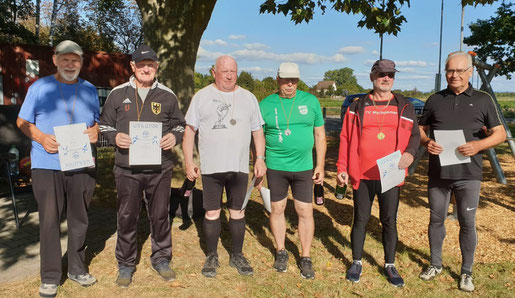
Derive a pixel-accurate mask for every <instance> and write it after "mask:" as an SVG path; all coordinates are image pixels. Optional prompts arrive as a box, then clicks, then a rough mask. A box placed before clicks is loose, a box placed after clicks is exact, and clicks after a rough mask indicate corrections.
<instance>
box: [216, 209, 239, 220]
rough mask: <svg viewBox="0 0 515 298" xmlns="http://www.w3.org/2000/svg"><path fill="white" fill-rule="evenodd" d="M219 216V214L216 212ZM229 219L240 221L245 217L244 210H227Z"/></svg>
mask: <svg viewBox="0 0 515 298" xmlns="http://www.w3.org/2000/svg"><path fill="white" fill-rule="evenodd" d="M218 214H220V212H218ZM229 214H230V216H231V219H242V218H244V217H245V210H233V209H229Z"/></svg>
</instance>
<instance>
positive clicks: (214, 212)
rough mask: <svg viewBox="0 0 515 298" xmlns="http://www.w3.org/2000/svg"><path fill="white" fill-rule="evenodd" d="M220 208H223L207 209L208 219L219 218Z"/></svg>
mask: <svg viewBox="0 0 515 298" xmlns="http://www.w3.org/2000/svg"><path fill="white" fill-rule="evenodd" d="M220 210H221V209H217V210H207V211H206V215H205V217H206V219H209V220H215V219H218V218H219V217H220Z"/></svg>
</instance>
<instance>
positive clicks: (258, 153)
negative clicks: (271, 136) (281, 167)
mask: <svg viewBox="0 0 515 298" xmlns="http://www.w3.org/2000/svg"><path fill="white" fill-rule="evenodd" d="M252 142H253V144H254V146H253V147H252V153H253V159H254V176H256V183H255V186H256V188H257V189H260V188H261V185H263V176H265V173H266V164H265V142H266V141H265V134H264V133H263V129H262V128H261V129H258V130H255V131H253V132H252Z"/></svg>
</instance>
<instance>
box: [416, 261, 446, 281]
mask: <svg viewBox="0 0 515 298" xmlns="http://www.w3.org/2000/svg"><path fill="white" fill-rule="evenodd" d="M440 273H442V267H440V268H438V267H436V266H432V265H431V266H429V267H427V269H426V270H424V272H422V273H421V274H420V278H421V279H422V280H426V281H427V280H431V279H433V278H435V276H437V275H438V274H440Z"/></svg>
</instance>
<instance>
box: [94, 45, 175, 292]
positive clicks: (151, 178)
mask: <svg viewBox="0 0 515 298" xmlns="http://www.w3.org/2000/svg"><path fill="white" fill-rule="evenodd" d="M158 67H159V63H158V58H157V54H156V53H155V52H154V50H152V49H151V48H150V47H149V46H146V45H141V46H140V47H138V49H137V50H136V51H135V52H134V53H133V54H132V61H131V68H132V71H133V72H134V75H133V76H131V78H130V80H129V82H127V83H124V84H122V85H120V86H117V87H115V88H114V89H113V90H112V91H111V93H110V94H109V97H108V98H107V100H106V103H105V105H104V107H103V110H102V115H101V117H100V131H101V132H102V134H103V135H104V136H105V137H106V138H107V139H108V141H109V142H110V143H111V144H113V145H116V152H115V166H114V170H113V171H114V176H115V180H116V188H117V191H118V225H117V227H118V228H117V232H118V237H117V241H116V253H115V254H116V259H117V261H118V277H117V279H116V283H117V284H118V286H120V287H128V286H129V284H130V283H131V281H132V274H133V273H134V270H135V262H136V255H137V241H136V227H137V224H138V217H139V213H140V210H141V202H142V199H143V201H144V202H145V205H146V209H147V212H148V217H149V221H150V225H151V228H150V231H151V237H152V255H151V256H150V261H151V263H152V269H153V270H154V271H156V272H157V273H158V274H159V275H160V276H161V277H162V278H163V279H164V280H167V281H171V280H174V279H175V273H174V272H173V270H172V269H171V268H170V265H169V264H170V261H171V256H172V239H171V234H170V220H169V217H168V210H169V209H170V183H171V179H172V168H173V162H172V152H171V149H172V147H173V146H175V145H176V144H178V143H180V142H181V140H182V135H183V133H184V125H185V122H184V117H183V115H182V113H181V110H180V109H179V105H178V102H177V96H176V95H175V94H174V93H173V91H172V90H170V89H168V88H167V87H165V86H163V85H161V84H160V83H158V82H157V79H156V78H155V76H156V72H157V69H158ZM130 122H141V124H152V123H153V124H155V123H161V125H162V137H161V139H160V140H159V146H160V147H161V164H157V165H156V164H153V165H137V166H136V165H134V164H131V162H130V160H129V147H130V146H131V145H132V144H134V143H133V141H132V140H131V137H130V136H129V134H130V131H129V130H130V129H129V127H130Z"/></svg>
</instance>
